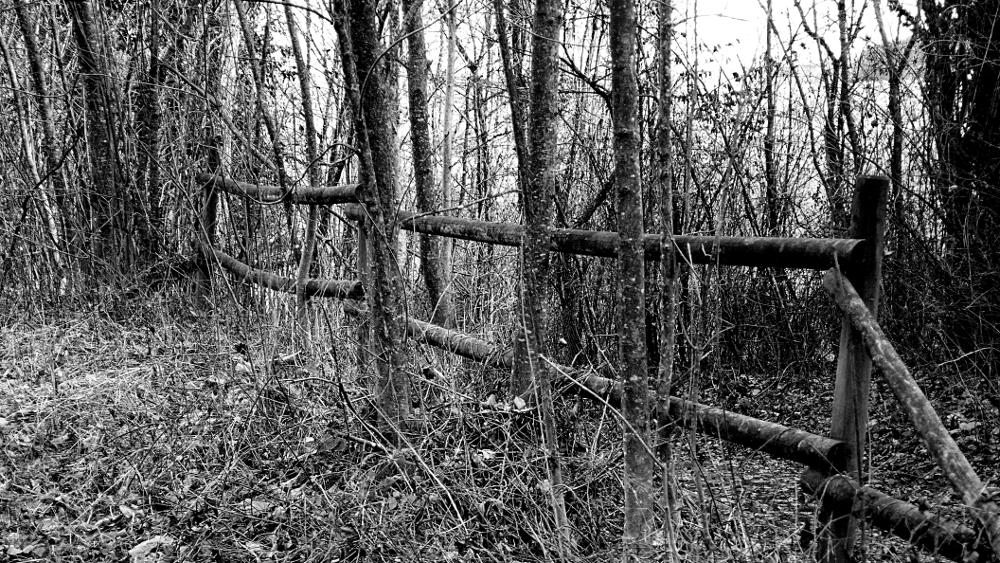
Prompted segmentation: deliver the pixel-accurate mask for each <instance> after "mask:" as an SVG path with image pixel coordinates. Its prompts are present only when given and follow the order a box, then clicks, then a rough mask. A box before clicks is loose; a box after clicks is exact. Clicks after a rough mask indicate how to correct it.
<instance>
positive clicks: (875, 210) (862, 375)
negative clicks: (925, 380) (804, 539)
mask: <svg viewBox="0 0 1000 563" xmlns="http://www.w3.org/2000/svg"><path fill="white" fill-rule="evenodd" d="M888 194H889V179H888V178H885V177H882V176H877V177H872V176H862V177H860V178H858V180H857V183H856V184H855V190H854V203H853V206H852V209H851V231H850V236H851V237H852V238H857V239H864V240H865V241H866V242H865V245H864V247H863V251H862V252H861V253H860V254H859V255H857V256H858V257H857V259H855V260H854V261H852V262H851V263H850V264H841V268H842V269H843V271H844V273H845V275H846V276H847V278H848V279H849V280H850V281H851V283H852V284H853V285H854V287H855V288H857V290H858V293H859V294H860V295H861V297H862V299H864V301H865V304H866V305H867V306H868V308H869V310H871V312H872V314H875V315H877V314H878V300H879V289H880V287H879V286H880V284H881V282H882V252H883V250H884V247H885V227H886V217H885V211H886V201H887V198H888ZM871 371H872V360H871V357H870V356H869V355H868V351H867V349H866V348H865V343H864V339H863V338H862V336H861V334H860V333H859V332H858V331H857V330H855V329H854V328H853V327H852V325H851V322H850V320H848V319H847V318H846V317H845V318H844V321H843V325H842V327H841V331H840V353H839V356H838V357H837V380H836V385H835V387H834V392H833V416H832V421H831V428H830V437H831V438H834V439H836V440H843V441H844V442H847V443H848V444H850V445H851V453H850V457H849V458H848V463H847V466H846V467H847V473H848V474H849V475H850V476H851V477H852V478H853V479H855V480H856V481H857V482H858V483H863V482H864V471H863V468H864V452H865V432H866V431H867V428H868V399H869V392H870V389H871ZM820 495H821V496H820V515H819V516H820V517H819V526H820V529H819V530H817V532H818V534H817V538H818V541H817V550H818V553H817V555H818V559H819V560H820V561H822V562H829V563H841V562H847V561H854V540H855V535H856V531H857V526H858V523H857V519H856V518H855V513H856V512H855V510H854V506H853V504H854V503H852V502H847V503H844V502H838V501H835V500H832V499H825V498H823V497H822V493H821V494H820Z"/></svg>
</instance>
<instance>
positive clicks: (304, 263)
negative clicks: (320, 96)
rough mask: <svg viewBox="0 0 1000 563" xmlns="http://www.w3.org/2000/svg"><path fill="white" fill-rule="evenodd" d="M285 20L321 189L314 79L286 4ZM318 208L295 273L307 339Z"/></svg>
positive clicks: (312, 175)
mask: <svg viewBox="0 0 1000 563" xmlns="http://www.w3.org/2000/svg"><path fill="white" fill-rule="evenodd" d="M285 19H286V20H287V22H288V37H289V39H290V41H291V44H292V55H293V56H294V57H295V68H296V70H297V71H298V75H299V90H300V94H301V96H302V119H303V121H304V122H305V136H306V160H307V163H306V171H307V174H308V177H309V186H310V187H313V188H318V187H320V185H321V184H322V183H323V181H322V174H321V171H320V163H319V150H318V149H317V148H316V137H317V135H316V123H315V120H314V119H313V104H312V82H311V80H310V76H309V66H308V65H307V64H306V58H305V55H304V54H303V52H302V45H301V44H300V43H299V31H298V28H297V26H296V24H295V16H294V14H293V13H292V7H291V6H290V5H288V4H285ZM317 218H318V208H317V206H316V205H310V206H309V219H308V220H307V221H306V235H305V239H304V240H303V243H302V249H301V253H300V254H299V266H298V271H297V272H296V276H295V279H296V289H295V317H296V319H297V321H298V325H299V336H300V337H302V338H308V336H309V325H308V318H307V315H306V311H307V309H306V302H307V300H308V296H307V295H306V281H307V280H308V278H309V268H310V266H311V265H312V259H313V252H314V251H315V248H316V222H317Z"/></svg>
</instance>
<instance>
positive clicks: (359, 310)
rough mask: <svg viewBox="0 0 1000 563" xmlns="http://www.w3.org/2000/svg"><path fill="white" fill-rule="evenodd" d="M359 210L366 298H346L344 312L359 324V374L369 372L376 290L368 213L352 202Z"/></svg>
mask: <svg viewBox="0 0 1000 563" xmlns="http://www.w3.org/2000/svg"><path fill="white" fill-rule="evenodd" d="M351 207H353V208H354V209H355V210H357V213H356V216H357V227H358V281H360V282H361V285H362V286H363V287H364V288H365V296H366V298H365V300H364V301H355V300H353V299H345V300H344V312H345V313H346V314H347V315H348V316H349V317H352V318H353V319H354V322H355V323H356V324H357V332H356V334H357V338H358V356H357V366H358V375H361V374H363V373H367V372H368V367H369V366H368V364H369V360H370V353H369V350H370V346H371V327H372V325H371V295H372V294H371V292H373V291H375V288H374V287H373V284H372V281H373V276H372V265H371V240H370V234H369V232H368V213H367V212H366V211H365V209H364V207H363V206H362V204H352V206H351Z"/></svg>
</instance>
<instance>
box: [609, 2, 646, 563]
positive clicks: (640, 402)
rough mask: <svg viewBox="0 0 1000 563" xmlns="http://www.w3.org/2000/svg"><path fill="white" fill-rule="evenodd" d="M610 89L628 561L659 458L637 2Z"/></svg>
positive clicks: (615, 8)
mask: <svg viewBox="0 0 1000 563" xmlns="http://www.w3.org/2000/svg"><path fill="white" fill-rule="evenodd" d="M610 9H611V23H610V41H611V88H612V92H611V95H612V121H613V123H614V152H615V155H614V158H615V186H616V190H617V192H618V233H619V237H620V242H619V248H618V283H619V286H620V290H621V301H620V302H619V305H618V310H619V320H618V323H619V329H618V330H619V333H618V345H619V351H620V352H619V353H620V362H621V365H622V373H621V378H622V381H623V390H624V396H623V404H622V414H623V416H624V419H625V422H626V423H627V424H628V427H626V429H625V431H624V447H625V529H624V533H623V539H624V541H625V550H626V552H625V553H626V560H627V561H631V560H632V558H635V557H639V556H641V555H640V554H641V553H642V552H643V551H645V550H644V548H645V547H647V546H646V545H644V544H645V543H646V540H647V535H648V534H649V532H650V523H651V521H652V486H653V465H654V460H653V459H652V458H650V456H649V454H648V453H647V452H646V444H648V443H650V433H649V413H650V407H649V383H648V379H649V375H648V373H647V372H646V369H647V366H646V309H645V259H644V257H643V256H644V253H643V242H642V241H643V221H642V189H641V186H640V182H639V123H638V115H639V88H638V83H637V80H636V75H635V50H636V18H635V3H634V2H633V0H613V1H612V3H611V8H610Z"/></svg>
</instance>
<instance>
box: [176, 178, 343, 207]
mask: <svg viewBox="0 0 1000 563" xmlns="http://www.w3.org/2000/svg"><path fill="white" fill-rule="evenodd" d="M195 181H196V182H198V184H200V185H201V186H203V187H205V188H209V187H211V188H215V189H217V190H222V191H224V192H226V193H229V194H233V195H238V196H243V197H248V198H252V199H255V200H257V201H260V202H262V203H278V202H283V201H287V202H289V203H301V204H314V205H335V204H340V203H357V201H358V184H345V185H343V186H324V187H318V188H312V187H306V186H299V187H296V188H295V189H292V190H284V189H282V188H281V187H280V186H269V185H266V184H259V185H258V184H247V183H246V182H237V181H235V180H230V179H229V178H224V177H222V176H218V175H215V174H198V175H196V176H195Z"/></svg>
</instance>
